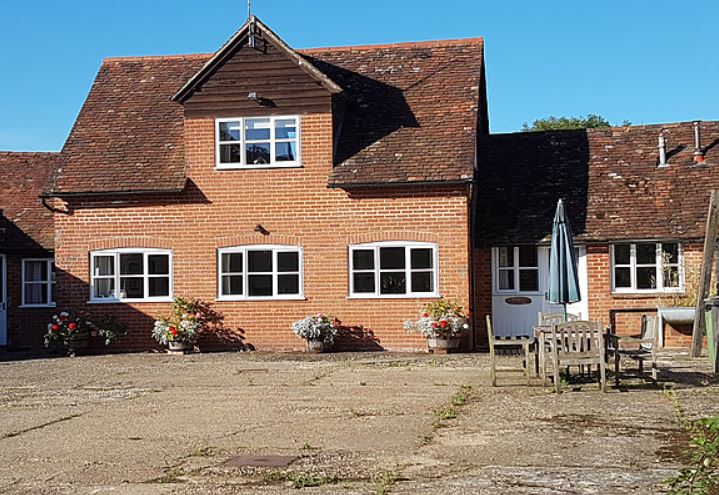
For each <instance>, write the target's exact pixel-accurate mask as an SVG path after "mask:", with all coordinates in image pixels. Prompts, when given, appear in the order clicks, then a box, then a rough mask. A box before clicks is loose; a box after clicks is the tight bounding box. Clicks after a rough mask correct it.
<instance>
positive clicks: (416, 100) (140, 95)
mask: <svg viewBox="0 0 719 495" xmlns="http://www.w3.org/2000/svg"><path fill="white" fill-rule="evenodd" d="M297 53H299V54H301V55H302V56H304V57H305V59H306V60H307V61H309V62H310V63H311V64H312V65H313V66H314V67H315V68H316V69H319V70H320V71H321V72H322V73H324V74H326V75H327V76H328V78H329V79H330V80H331V81H334V82H336V83H337V84H338V85H339V86H340V87H342V89H343V92H342V95H343V97H344V98H345V101H346V112H345V116H344V122H343V125H342V128H341V134H340V139H339V142H338V149H337V153H336V160H335V161H336V164H337V165H336V167H335V171H334V172H333V173H332V176H331V177H330V178H329V182H330V184H331V185H337V186H342V185H351V184H364V183H378V182H381V183H387V182H407V181H416V182H426V181H457V180H468V179H471V177H472V173H473V166H474V151H475V141H476V138H475V137H476V135H477V133H478V130H477V119H478V117H477V116H478V112H482V113H483V114H486V102H485V101H484V93H483V91H481V90H480V79H481V76H482V74H483V67H482V56H483V45H482V40H481V39H466V40H448V41H435V42H423V43H400V44H395V45H374V46H355V47H343V48H320V49H311V50H298V51H297ZM211 57H212V54H201V55H187V56H166V57H132V58H119V59H106V60H105V61H104V62H103V64H102V67H101V68H100V71H99V73H98V75H97V78H96V79H95V83H94V84H93V87H92V89H91V91H90V94H89V95H88V97H87V100H86V101H85V104H84V105H83V108H82V110H81V111H80V115H79V116H78V118H77V121H76V123H75V126H74V128H73V130H72V131H71V133H70V137H69V138H68V140H67V143H66V144H65V147H64V149H63V156H64V160H63V163H62V165H61V166H59V167H58V169H57V171H56V173H55V174H53V177H52V178H51V180H50V181H49V183H48V188H47V190H46V193H47V194H48V195H69V194H83V193H110V192H140V191H142V192H144V191H176V190H180V189H182V188H183V187H184V184H185V179H186V177H185V163H184V154H183V149H184V144H183V139H182V138H183V134H182V131H183V109H182V106H181V105H180V104H178V103H176V102H174V101H171V97H172V96H173V95H174V94H176V92H177V91H178V90H179V89H180V88H181V87H183V85H185V84H186V83H187V82H188V80H190V79H191V78H192V77H193V75H195V74H197V73H198V71H200V70H201V69H202V67H203V66H204V65H205V64H206V63H207V62H208V60H210V58H211ZM480 95H481V96H480Z"/></svg>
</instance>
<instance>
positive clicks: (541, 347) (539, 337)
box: [532, 325, 610, 383]
mask: <svg viewBox="0 0 719 495" xmlns="http://www.w3.org/2000/svg"><path fill="white" fill-rule="evenodd" d="M532 331H533V333H534V337H535V338H536V345H537V351H536V355H535V359H534V361H535V367H536V369H537V375H539V376H540V377H541V378H542V380H543V381H544V383H547V376H546V373H545V370H544V360H545V359H546V356H545V355H544V353H545V351H546V350H547V339H548V338H550V337H549V336H551V334H552V325H536V326H534V327H533V329H532ZM609 333H610V330H609V327H605V335H608V334H609ZM604 342H605V346H606V342H607V339H604ZM604 356H605V357H604V360H605V362H606V361H607V358H606V349H605V354H604Z"/></svg>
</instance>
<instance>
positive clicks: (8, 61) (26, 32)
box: [0, 0, 719, 150]
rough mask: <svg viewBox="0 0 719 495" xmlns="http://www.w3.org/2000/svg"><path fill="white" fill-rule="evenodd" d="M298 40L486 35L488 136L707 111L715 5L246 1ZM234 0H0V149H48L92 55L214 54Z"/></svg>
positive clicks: (716, 70)
mask: <svg viewBox="0 0 719 495" xmlns="http://www.w3.org/2000/svg"><path fill="white" fill-rule="evenodd" d="M253 11H254V12H255V14H256V15H258V16H259V17H260V18H261V19H262V20H263V21H264V22H265V23H267V24H268V25H269V26H270V27H272V28H273V29H274V30H275V31H276V32H277V33H278V34H279V35H280V36H281V37H282V38H284V40H285V41H287V42H288V43H289V44H290V45H291V46H294V47H296V48H303V47H316V46H328V45H349V44H369V43H388V42H397V41H414V40H429V39H441V38H461V37H474V36H484V38H485V42H486V62H487V77H488V98H489V112H490V123H491V129H492V131H493V132H510V131H514V130H518V129H519V128H520V127H521V125H522V123H523V122H531V121H532V120H534V119H536V118H539V117H543V116H547V115H550V114H554V115H578V114H586V113H598V114H600V115H603V116H604V117H606V118H608V119H609V120H610V121H611V122H612V123H621V122H622V121H623V120H624V119H628V120H630V121H631V122H632V123H633V124H641V123H657V122H670V121H679V120H693V119H702V120H712V119H714V120H717V119H719V58H718V57H717V48H719V31H718V30H717V25H716V21H717V19H719V1H716V0H692V1H691V2H687V1H680V0H676V1H667V0H605V1H593V2H590V1H578V0H571V1H570V0H566V1H549V0H544V1H539V0H531V1H530V0H525V1H516V0H492V1H490V0H484V1H482V0H456V1H455V0H441V1H440V0H437V1H428V0H357V1H337V0H331V1H330V0H311V1H310V0H294V1H293V0H254V1H253ZM245 16H246V2H245V0H222V1H220V0H193V1H187V0H173V1H169V0H122V1H120V0H102V1H99V0H92V1H89V0H67V1H58V0H52V1H50V0H36V1H33V2H21V1H10V0H4V1H2V3H0V60H2V72H1V73H2V77H1V78H0V95H2V97H1V98H2V99H1V100H0V150H59V149H60V148H61V147H62V144H63V142H64V141H65V139H66V137H67V134H68V132H69V131H70V128H71V127H72V124H73V122H74V119H75V117H76V115H77V113H78V111H79V110H80V107H81V105H82V102H83V100H84V98H85V96H86V95H87V92H88V91H89V89H90V86H91V84H92V80H93V78H94V77H95V73H96V72H97V69H98V67H99V65H100V62H101V60H102V58H103V57H109V56H127V55H160V54H173V53H197V52H212V51H214V50H216V49H217V48H218V47H219V46H220V45H221V44H222V43H223V42H224V41H225V40H226V39H227V38H228V37H229V36H230V35H231V34H232V33H233V32H234V31H235V30H236V29H237V28H238V27H239V26H240V25H241V24H242V22H243V21H244V19H245Z"/></svg>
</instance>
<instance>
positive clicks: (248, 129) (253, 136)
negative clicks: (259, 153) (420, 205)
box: [245, 117, 270, 141]
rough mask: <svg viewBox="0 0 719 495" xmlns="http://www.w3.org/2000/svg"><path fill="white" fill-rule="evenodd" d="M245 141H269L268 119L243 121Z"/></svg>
mask: <svg viewBox="0 0 719 495" xmlns="http://www.w3.org/2000/svg"><path fill="white" fill-rule="evenodd" d="M245 139H247V140H249V141H254V140H265V139H266V140H269V139H270V119H268V118H266V117H262V118H259V119H245Z"/></svg>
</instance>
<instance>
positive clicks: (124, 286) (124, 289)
mask: <svg viewBox="0 0 719 495" xmlns="http://www.w3.org/2000/svg"><path fill="white" fill-rule="evenodd" d="M120 297H127V298H130V299H136V298H137V299H140V298H143V297H145V288H144V279H143V278H142V277H120Z"/></svg>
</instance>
